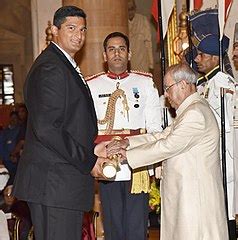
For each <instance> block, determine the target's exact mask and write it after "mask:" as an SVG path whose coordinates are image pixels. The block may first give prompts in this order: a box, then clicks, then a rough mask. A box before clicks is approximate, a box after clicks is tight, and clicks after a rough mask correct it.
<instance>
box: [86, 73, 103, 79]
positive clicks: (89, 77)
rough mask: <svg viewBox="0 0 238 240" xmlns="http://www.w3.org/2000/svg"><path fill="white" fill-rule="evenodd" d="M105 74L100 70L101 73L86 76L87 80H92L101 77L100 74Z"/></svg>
mask: <svg viewBox="0 0 238 240" xmlns="http://www.w3.org/2000/svg"><path fill="white" fill-rule="evenodd" d="M103 74H105V72H100V73H97V74H93V75H90V76H87V77H85V80H86V81H90V80H93V79H94V78H96V77H99V76H101V75H103Z"/></svg>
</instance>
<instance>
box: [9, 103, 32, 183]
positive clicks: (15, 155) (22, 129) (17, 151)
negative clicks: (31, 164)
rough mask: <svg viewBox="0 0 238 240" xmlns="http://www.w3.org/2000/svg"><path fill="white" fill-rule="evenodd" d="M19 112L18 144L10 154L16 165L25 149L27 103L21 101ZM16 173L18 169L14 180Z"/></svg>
mask: <svg viewBox="0 0 238 240" xmlns="http://www.w3.org/2000/svg"><path fill="white" fill-rule="evenodd" d="M17 113H18V117H19V132H18V135H17V138H16V145H15V147H14V148H13V149H12V152H11V154H10V158H11V161H12V162H13V164H16V165H17V163H18V160H19V158H20V155H21V152H22V150H23V146H24V142H25V135H26V126H27V116H28V112H27V108H26V106H25V104H23V103H21V104H19V105H18V107H17ZM15 173H16V171H15V172H14V173H13V174H12V175H11V177H12V176H13V177H12V178H11V179H12V182H13V180H14V176H15Z"/></svg>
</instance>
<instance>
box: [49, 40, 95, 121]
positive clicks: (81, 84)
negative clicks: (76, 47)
mask: <svg viewBox="0 0 238 240" xmlns="http://www.w3.org/2000/svg"><path fill="white" fill-rule="evenodd" d="M48 50H50V51H53V52H55V53H56V54H57V55H58V57H59V58H60V59H61V61H63V62H64V64H65V65H66V66H67V67H68V69H69V70H70V71H71V73H72V75H73V79H74V80H75V81H76V83H77V84H78V85H79V87H80V89H81V90H82V92H83V93H84V95H85V97H86V99H87V101H88V105H89V108H90V110H91V111H90V112H91V115H92V117H93V121H97V117H96V113H95V109H94V103H93V99H92V95H91V92H90V90H89V87H88V85H87V83H86V84H84V82H83V79H82V78H81V77H80V75H79V73H78V72H77V71H76V70H75V69H74V67H73V65H72V64H71V63H70V62H69V60H68V59H67V58H66V56H65V55H64V54H63V52H62V51H60V49H59V48H58V47H56V46H55V45H54V44H53V43H50V45H49V46H48Z"/></svg>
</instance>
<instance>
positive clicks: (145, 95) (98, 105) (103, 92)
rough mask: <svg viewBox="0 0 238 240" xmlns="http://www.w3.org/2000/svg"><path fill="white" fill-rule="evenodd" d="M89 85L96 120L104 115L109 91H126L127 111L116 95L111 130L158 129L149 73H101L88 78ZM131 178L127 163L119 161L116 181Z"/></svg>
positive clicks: (155, 97)
mask: <svg viewBox="0 0 238 240" xmlns="http://www.w3.org/2000/svg"><path fill="white" fill-rule="evenodd" d="M88 86H89V88H90V90H91V94H92V97H93V100H94V105H95V109H96V114H97V118H98V119H103V118H104V117H105V114H106V109H107V104H108V99H109V96H110V94H111V93H112V92H114V91H115V90H116V88H117V87H118V88H120V89H122V90H124V91H125V94H126V98H127V101H128V105H129V112H128V114H127V113H126V112H125V109H124V105H123V102H122V101H123V99H122V98H119V99H118V100H117V102H116V112H115V121H114V126H113V129H116V130H122V129H140V128H145V129H146V130H147V132H150V133H152V132H160V131H161V129H162V128H161V105H160V100H159V95H158V91H157V89H156V88H155V87H154V83H153V80H152V78H151V77H150V76H149V75H144V74H139V73H129V76H127V77H125V78H123V79H112V78H109V77H108V76H107V74H101V75H99V76H97V77H95V78H93V79H91V80H90V81H88ZM98 129H99V130H105V129H106V124H104V125H100V124H98ZM130 179H131V170H130V168H129V166H128V164H122V165H121V170H120V171H118V172H117V175H116V178H115V181H127V180H130Z"/></svg>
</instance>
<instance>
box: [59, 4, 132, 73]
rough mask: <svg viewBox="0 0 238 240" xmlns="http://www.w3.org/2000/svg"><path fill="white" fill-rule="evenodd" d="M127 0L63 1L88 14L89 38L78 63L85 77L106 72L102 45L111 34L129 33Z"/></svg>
mask: <svg viewBox="0 0 238 240" xmlns="http://www.w3.org/2000/svg"><path fill="white" fill-rule="evenodd" d="M127 3H128V1H127V0H120V1H112V0H90V1H88V0H63V5H64V6H65V5H75V6H78V7H80V8H82V9H84V10H85V12H86V14H87V27H88V31H87V38H86V44H85V46H84V49H83V50H81V51H80V52H79V53H78V54H77V55H76V61H77V62H78V63H79V65H80V68H81V69H82V72H83V74H84V75H85V76H87V75H91V74H95V73H98V72H101V71H103V70H104V68H103V58H102V51H103V47H102V43H103V40H104V38H105V37H106V36H107V35H108V34H109V33H111V32H115V31H120V32H123V33H126V34H127V33H128V11H127Z"/></svg>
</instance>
